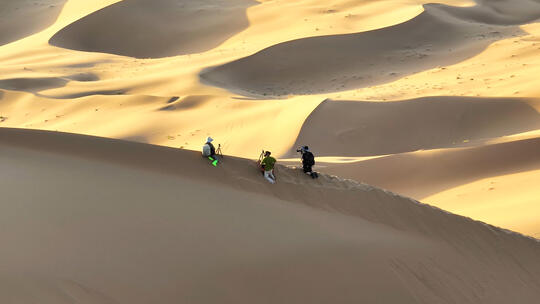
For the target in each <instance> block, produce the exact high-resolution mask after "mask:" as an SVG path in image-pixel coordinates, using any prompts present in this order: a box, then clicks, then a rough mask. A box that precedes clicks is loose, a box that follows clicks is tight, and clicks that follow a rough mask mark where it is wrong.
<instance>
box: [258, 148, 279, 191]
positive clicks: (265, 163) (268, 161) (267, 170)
mask: <svg viewBox="0 0 540 304" xmlns="http://www.w3.org/2000/svg"><path fill="white" fill-rule="evenodd" d="M271 154H272V153H271V152H270V151H266V153H264V158H263V160H262V162H261V167H262V168H263V169H264V178H266V180H268V181H269V182H270V183H271V184H274V183H275V182H276V177H275V176H274V164H275V163H276V159H275V158H273V157H272V156H270V155H271Z"/></svg>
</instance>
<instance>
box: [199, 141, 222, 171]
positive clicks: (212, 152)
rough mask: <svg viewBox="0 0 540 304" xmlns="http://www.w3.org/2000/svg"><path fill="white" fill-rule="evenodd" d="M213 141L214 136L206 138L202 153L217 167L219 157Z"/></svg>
mask: <svg viewBox="0 0 540 304" xmlns="http://www.w3.org/2000/svg"><path fill="white" fill-rule="evenodd" d="M213 141H214V139H213V138H212V137H208V138H207V139H206V143H205V144H204V146H203V149H202V155H203V156H204V157H207V158H208V159H209V160H210V161H211V162H212V165H213V166H214V167H217V164H218V157H217V155H216V148H215V147H214V145H213V144H212V142H213Z"/></svg>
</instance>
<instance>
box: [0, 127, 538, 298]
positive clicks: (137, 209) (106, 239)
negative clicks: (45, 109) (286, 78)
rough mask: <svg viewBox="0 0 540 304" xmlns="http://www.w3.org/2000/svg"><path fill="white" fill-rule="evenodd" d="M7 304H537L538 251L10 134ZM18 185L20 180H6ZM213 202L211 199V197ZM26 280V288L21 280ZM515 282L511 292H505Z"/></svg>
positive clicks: (45, 136) (507, 239)
mask: <svg viewBox="0 0 540 304" xmlns="http://www.w3.org/2000/svg"><path fill="white" fill-rule="evenodd" d="M0 139H1V140H0V145H1V149H0V158H1V160H2V161H0V165H1V172H3V174H2V175H0V176H1V178H2V185H3V189H4V190H3V191H2V198H3V199H2V203H1V204H0V208H1V209H2V212H0V217H1V218H2V223H3V224H4V225H9V227H10V229H3V230H1V232H0V239H1V241H2V243H5V244H10V246H6V247H5V248H4V250H2V252H1V253H0V256H1V259H0V261H1V262H0V263H1V264H2V265H1V266H2V269H3V271H2V278H0V280H1V281H2V282H3V284H2V287H1V288H2V292H0V299H2V301H6V300H7V301H15V302H16V303H23V302H24V301H32V299H35V298H39V299H40V300H41V303H72V301H78V302H82V303H151V302H153V303H155V302H160V303H178V302H189V303H215V302H216V301H219V302H222V303H239V302H242V303H245V302H250V303H275V302H287V303H305V302H306V301H309V302H315V303H328V302H334V301H338V302H340V303H358V302H375V301H377V302H382V303H435V302H436V303H455V302H459V303H508V302H512V301H516V302H519V303H535V302H536V300H537V298H538V295H539V294H540V277H539V275H538V274H540V262H539V261H538V255H539V254H540V245H539V243H538V241H536V240H532V239H530V238H526V237H523V236H521V235H518V234H513V233H508V232H506V231H503V230H500V229H498V228H495V227H491V226H487V225H485V224H482V223H480V222H475V221H472V220H470V219H467V218H463V217H459V216H455V215H451V214H448V213H445V212H443V211H441V210H438V209H434V208H432V207H429V206H426V205H422V204H418V203H416V202H414V201H411V200H409V199H406V198H403V197H399V196H396V195H393V194H391V193H388V192H383V191H381V190H378V189H376V188H371V187H369V186H367V185H361V184H358V183H354V182H350V181H344V180H339V179H335V178H331V177H328V176H322V177H321V179H319V180H318V181H317V182H312V181H311V180H309V179H306V177H305V176H303V175H302V174H301V173H299V172H298V171H292V170H290V169H286V168H283V167H280V168H279V177H280V181H281V182H280V183H279V184H278V185H275V186H270V185H269V184H267V183H266V182H264V180H263V179H262V178H261V177H260V176H259V174H258V173H257V172H256V170H255V167H254V165H253V163H252V162H250V161H247V160H242V159H236V158H232V157H228V158H227V159H226V160H225V161H224V162H223V163H222V167H219V168H213V167H211V166H210V165H209V164H207V163H206V161H205V160H203V159H201V158H200V156H199V155H198V153H192V152H187V151H181V150H176V149H170V148H165V147H158V146H150V145H144V144H137V143H130V142H122V141H116V140H110V139H104V138H93V137H86V136H80V135H71V134H62V133H55V132H52V133H51V132H43V131H28V130H16V129H5V128H4V129H1V130H0ZM6 173H7V174H6ZM209 189H211V191H209ZM12 274H14V275H12ZM501 278H504V279H501Z"/></svg>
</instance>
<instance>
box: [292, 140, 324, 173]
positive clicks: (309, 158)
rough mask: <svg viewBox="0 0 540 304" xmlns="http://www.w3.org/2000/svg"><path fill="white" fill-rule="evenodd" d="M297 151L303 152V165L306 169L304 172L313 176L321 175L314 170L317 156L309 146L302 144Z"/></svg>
mask: <svg viewBox="0 0 540 304" xmlns="http://www.w3.org/2000/svg"><path fill="white" fill-rule="evenodd" d="M296 152H299V153H300V154H302V167H303V169H304V173H306V174H307V175H310V176H311V178H317V177H319V175H318V174H317V172H313V166H314V165H315V156H314V155H313V153H311V151H309V147H308V146H302V147H300V148H299V149H298V150H296Z"/></svg>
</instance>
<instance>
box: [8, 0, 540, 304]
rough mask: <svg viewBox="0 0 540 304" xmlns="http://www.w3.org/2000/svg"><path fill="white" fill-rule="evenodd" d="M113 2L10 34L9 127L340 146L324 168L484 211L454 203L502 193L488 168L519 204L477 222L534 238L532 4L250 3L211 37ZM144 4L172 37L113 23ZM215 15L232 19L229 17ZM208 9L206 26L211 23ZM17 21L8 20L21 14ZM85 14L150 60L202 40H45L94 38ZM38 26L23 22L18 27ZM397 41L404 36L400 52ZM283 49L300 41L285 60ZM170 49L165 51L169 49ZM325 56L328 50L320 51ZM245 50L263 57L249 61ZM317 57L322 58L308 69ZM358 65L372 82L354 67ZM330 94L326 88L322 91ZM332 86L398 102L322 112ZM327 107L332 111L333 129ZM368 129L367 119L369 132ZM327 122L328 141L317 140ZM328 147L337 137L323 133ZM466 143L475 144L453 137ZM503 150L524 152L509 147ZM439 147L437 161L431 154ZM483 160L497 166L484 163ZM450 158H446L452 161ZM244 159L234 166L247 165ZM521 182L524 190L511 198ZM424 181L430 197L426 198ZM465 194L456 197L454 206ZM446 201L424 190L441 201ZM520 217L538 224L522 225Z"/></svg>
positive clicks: (132, 4)
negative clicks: (190, 35)
mask: <svg viewBox="0 0 540 304" xmlns="http://www.w3.org/2000/svg"><path fill="white" fill-rule="evenodd" d="M22 2H23V1H20V2H19V1H17V3H22ZM33 2H36V3H38V2H39V3H44V2H40V1H37V0H36V1H33ZM118 2H119V0H93V1H87V0H69V1H67V2H66V3H65V5H64V6H63V8H62V11H61V12H60V14H59V15H58V18H57V19H56V21H55V22H54V23H53V24H52V25H51V26H49V27H45V25H44V23H43V24H41V25H43V27H41V25H40V27H39V28H37V27H36V28H34V29H33V32H35V31H39V32H38V33H36V34H33V35H30V36H27V37H25V38H23V39H20V40H17V41H13V42H11V43H9V44H5V45H2V46H0V126H1V127H20V128H31V129H42V130H59V131H67V132H74V133H81V134H91V135H99V136H105V137H112V138H121V139H129V140H133V141H139V142H148V143H154V144H160V145H165V146H171V147H183V148H186V149H193V150H199V149H200V146H201V143H202V142H204V140H205V138H206V137H207V136H209V135H212V136H214V137H215V138H216V141H217V142H218V143H221V144H222V145H223V147H224V151H225V152H226V153H228V154H232V155H236V156H241V157H246V158H256V157H257V156H258V155H259V153H260V150H261V149H263V148H264V149H270V150H272V151H273V152H274V154H275V155H278V156H283V155H286V156H290V152H291V148H292V147H294V146H296V145H298V144H300V143H301V144H308V145H311V146H312V147H313V148H314V149H315V148H316V151H315V152H316V154H317V155H318V156H321V155H330V156H331V157H333V159H334V161H338V162H340V163H341V164H335V163H333V164H328V165H327V164H322V163H321V165H325V166H327V168H326V169H328V170H334V169H335V170H336V171H328V172H334V173H338V174H340V175H343V176H347V177H353V178H355V179H357V180H360V181H370V182H371V181H373V182H376V181H382V182H387V183H386V184H385V183H381V184H377V183H375V184H377V185H381V186H383V187H387V188H390V189H393V190H396V191H401V192H402V193H405V194H408V195H414V196H415V198H423V199H424V198H426V197H425V196H432V195H433V197H435V198H436V200H437V201H440V203H441V204H442V205H441V206H444V208H448V209H450V210H453V211H456V212H461V211H463V214H464V215H467V216H474V217H476V216H477V215H478V214H479V213H477V212H476V211H475V210H474V208H472V209H466V208H461V207H462V205H467V204H468V205H469V206H471V207H473V206H475V205H478V206H480V207H482V206H486V201H485V200H484V199H487V200H490V198H493V197H492V196H489V195H486V190H485V184H484V181H485V179H486V178H489V179H490V181H491V179H496V182H497V184H498V185H500V186H497V187H496V190H491V191H497V194H498V196H497V201H496V202H495V201H494V204H497V206H502V205H503V204H502V203H501V201H503V200H504V201H505V203H509V202H511V203H512V204H516V205H517V206H521V208H509V209H508V208H506V209H504V208H502V209H498V208H494V209H493V210H494V211H496V212H499V213H497V214H495V213H494V214H495V216H494V217H489V218H485V220H486V221H488V222H490V221H491V219H493V220H494V222H493V223H494V224H497V225H503V226H505V227H512V229H516V230H519V231H520V232H523V233H528V234H534V235H536V234H535V233H536V232H535V230H534V229H536V228H531V227H536V226H534V223H535V222H538V221H537V220H535V219H534V218H533V219H531V215H532V214H537V212H536V209H535V208H534V201H533V205H531V203H530V200H529V199H528V198H531V197H532V198H535V197H538V190H536V188H537V187H535V188H534V189H533V188H532V185H534V182H535V181H536V180H537V177H538V175H537V174H536V173H535V171H536V170H538V167H537V159H538V158H537V156H536V155H534V152H535V151H536V150H531V148H532V149H536V145H535V138H537V137H538V135H537V133H535V132H537V130H538V127H537V125H538V114H537V113H538V111H539V110H540V107H539V106H538V104H537V102H536V101H535V100H537V99H538V97H539V96H540V87H539V86H538V75H539V74H540V56H538V52H539V49H540V23H538V22H537V20H536V21H535V18H537V16H538V6H539V2H538V1H525V0H521V1H512V0H506V1H503V0H499V1H476V3H475V2H473V1H464V0H445V1H438V3H439V4H427V1H421V0H403V1H395V0H380V1H371V0H365V1H349V0H331V1H320V0H298V1H289V0H272V1H257V2H258V3H253V2H250V3H251V4H255V5H251V6H249V4H246V5H242V6H241V8H236V9H234V10H233V11H234V12H235V13H234V14H236V15H238V16H241V18H239V19H237V21H238V22H232V24H231V26H232V27H231V28H229V27H228V26H224V25H223V23H221V24H220V26H219V28H220V29H223V31H222V32H221V31H220V34H219V35H218V36H219V37H215V36H212V35H210V34H211V33H213V32H215V31H214V29H215V28H216V25H215V24H213V23H212V26H211V27H210V28H212V30H211V29H209V28H207V27H206V26H205V25H206V23H204V24H198V23H192V25H193V26H192V27H181V28H178V27H177V25H183V24H184V22H185V21H186V20H188V19H189V20H192V19H193V18H191V17H193V16H189V17H188V18H187V19H186V20H184V19H181V20H180V19H175V18H161V16H162V14H172V15H174V16H177V15H176V14H181V11H178V10H174V9H170V8H172V6H171V5H172V4H173V2H171V1H159V2H157V1H152V3H153V4H155V6H153V7H152V11H153V12H154V13H152V14H143V15H140V14H139V12H137V10H138V8H137V4H140V3H138V2H137V1H123V2H120V3H118ZM180 2H182V3H186V2H185V1H179V2H178V3H180ZM10 3H11V4H12V3H13V2H12V1H1V3H0V12H4V11H5V12H10V8H9V7H10V5H11V4H10ZM198 3H199V4H200V1H199V2H198ZM212 3H214V4H217V3H218V1H214V2H212ZM219 3H222V2H219ZM223 3H224V2H223ZM229 3H230V2H229ZM242 3H244V2H243V1H242ZM246 3H247V2H246ZM476 4H477V5H476ZM475 5H476V6H475ZM248 6H249V7H248ZM118 7H123V8H124V9H118ZM21 8H24V12H21V13H25V14H26V13H28V14H33V12H36V11H35V9H36V7H34V6H33V4H32V5H26V6H22V5H21ZM223 11H228V12H230V10H228V8H224V7H216V6H212V7H211V8H210V7H209V8H208V10H207V13H208V15H206V13H205V14H201V15H205V16H206V17H211V16H213V15H212V14H213V13H215V12H223ZM41 12H43V11H41ZM212 12H213V13H212ZM43 13H44V14H43V15H41V13H40V16H36V17H35V18H34V17H33V18H27V20H28V22H30V20H29V19H31V20H41V19H40V18H45V19H48V20H50V21H52V18H53V15H52V14H49V12H47V13H45V12H43ZM0 14H1V13H0ZM234 14H233V15H234ZM134 15H137V16H140V17H141V18H144V19H145V21H144V22H143V23H142V24H137V23H136V22H135V23H131V24H130V26H131V27H137V31H138V32H141V33H145V34H148V33H150V32H151V31H152V30H153V31H156V32H155V33H154V34H155V35H156V37H160V38H163V40H161V41H158V42H152V43H145V44H143V45H142V46H141V40H140V39H139V38H138V36H137V35H131V34H129V33H128V34H125V35H119V33H118V32H116V31H117V30H118V31H121V32H122V33H124V32H125V31H126V26H125V25H123V24H121V20H132V19H133V18H134ZM10 16H12V15H10ZM13 16H15V15H13ZM33 16H35V15H33ZM174 16H173V17H174ZM220 16H221V17H223V19H219V20H221V21H223V20H229V19H227V18H229V17H230V16H232V15H229V14H225V13H224V14H220ZM38 17H39V18H38ZM206 17H205V18H203V19H204V21H207V22H208V24H211V23H210V20H211V19H215V18H213V17H212V18H206ZM10 20H11V21H10V24H16V23H18V22H19V20H20V19H17V18H16V20H14V19H13V18H12V19H10ZM197 20H199V19H197ZM12 21H13V23H11V22H12ZM0 22H1V21H0ZM90 25H92V27H93V26H94V25H99V26H98V28H106V29H107V31H106V32H105V33H106V34H107V39H105V40H99V39H98V40H99V41H91V42H92V49H91V50H101V51H108V52H116V51H115V48H119V49H121V50H122V51H126V50H127V51H133V52H136V51H139V49H140V50H141V51H144V52H145V55H144V56H151V57H156V56H165V55H167V56H168V55H175V52H178V53H176V54H181V53H182V52H184V51H186V50H188V49H189V48H193V49H192V50H191V51H190V52H194V51H197V50H199V51H201V52H197V53H193V54H186V55H180V56H174V57H166V58H155V59H136V58H133V57H129V56H122V55H115V54H108V53H99V52H85V51H77V50H72V49H65V48H61V47H55V46H52V45H50V44H49V41H51V38H53V37H56V39H60V38H59V37H62V39H61V40H62V42H65V43H73V45H72V46H70V47H73V48H78V47H79V46H80V44H81V40H80V39H79V38H78V37H76V36H78V35H83V34H84V36H82V37H91V36H92V35H94V37H95V34H96V32H95V29H93V28H90ZM222 25H223V26H222ZM227 25H229V22H227ZM173 26H174V28H173ZM32 27H33V25H31V24H30V23H26V24H25V29H26V28H32ZM131 27H129V28H131ZM138 27H142V28H138ZM188 29H189V31H193V32H196V33H199V34H200V35H199V36H197V39H195V40H196V41H198V42H197V44H193V45H189V44H187V45H186V44H185V39H179V37H184V36H181V35H180V36H179V33H180V32H181V33H185V32H184V30H188ZM17 31H19V30H17ZM178 31H180V32H178ZM437 31H439V32H437ZM21 33H22V32H21ZM374 33H375V34H374ZM64 34H65V35H64ZM203 34H204V35H203ZM0 35H2V34H0ZM87 35H88V36H87ZM381 37H385V38H386V40H384V41H381ZM68 38H69V39H68ZM150 38H153V37H152V35H151V37H150ZM150 38H149V39H150ZM356 38H358V41H357V40H356ZM428 38H429V39H428ZM426 39H427V40H429V41H427V40H426ZM53 40H54V39H53ZM192 40H193V39H192ZM359 41H361V42H363V43H358V42H359ZM84 42H89V40H88V39H87V40H84ZM193 42H195V41H193ZM177 43H178V44H177ZM199 43H200V44H199ZM376 43H377V44H376ZM338 45H339V46H340V47H339V48H338V47H337V46H338ZM66 46H67V45H66ZM126 46H129V47H126ZM306 46H309V48H308V47H306ZM394 47H397V48H398V49H396V50H395V51H394V50H393V49H391V48H394ZM196 48H198V49H196ZM79 49H80V48H79ZM280 49H287V50H289V49H290V50H291V52H289V53H287V54H285V55H284V56H282V54H279V52H278V55H279V56H275V55H276V52H275V51H276V50H280ZM165 50H166V51H167V52H168V53H167V54H164V53H160V52H162V51H165ZM188 51H189V50H188ZM293 51H294V52H293ZM116 53H118V54H125V53H120V52H116ZM132 55H133V54H132ZM270 55H271V56H270ZM141 56H142V55H141ZM321 56H322V57H321ZM325 58H329V59H328V60H326V61H325V60H322V59H325ZM259 61H260V62H259ZM368 61H369V62H368ZM243 62H257V63H260V65H258V66H253V65H250V66H245V65H244V64H243ZM310 62H312V63H313V66H309V65H307V63H310ZM366 64H367V66H366ZM369 64H373V65H372V66H370V65H369ZM210 67H218V69H217V70H219V69H220V68H219V67H221V68H222V69H223V73H224V74H223V75H221V76H220V75H217V76H219V77H217V76H216V74H215V73H213V72H210V71H209V69H208V68H210ZM229 67H234V69H232V68H231V69H229ZM291 67H296V68H297V69H295V70H291ZM237 68H238V69H237ZM215 71H216V70H214V72H215ZM280 71H281V72H283V71H288V73H287V74H286V75H285V74H284V73H282V74H280V73H281V72H280ZM206 72H208V73H206ZM201 73H202V74H201ZM201 75H203V76H202V77H203V78H205V77H206V76H209V75H213V76H216V77H217V78H215V79H213V80H214V81H219V82H222V83H220V84H218V83H214V82H206V83H201ZM362 75H363V76H365V77H364V78H359V77H360V76H362ZM213 76H212V77H213ZM222 76H223V77H225V76H226V78H224V79H221V78H222ZM229 76H230V77H229ZM255 76H257V77H255ZM259 76H260V77H259ZM293 76H295V77H293ZM354 77H356V78H354ZM264 79H267V80H268V79H274V80H275V82H272V83H270V86H269V87H270V88H272V90H267V89H266V88H268V86H267V83H262V82H261V80H264ZM208 80H211V79H208ZM222 80H223V81H222ZM240 80H241V81H240ZM375 83H377V85H374V84H375ZM211 84H217V85H219V86H221V87H224V88H227V89H223V88H219V87H215V86H213V85H211ZM359 88H361V89H359ZM246 90H250V91H252V92H248V91H246ZM265 90H266V91H265ZM321 90H322V92H324V93H318V92H319V91H321ZM310 91H311V92H310ZM265 93H266V96H264V94H265ZM293 93H294V94H306V95H303V96H297V95H294V94H293ZM284 94H285V95H284ZM278 95H279V96H278ZM440 96H445V97H440ZM452 96H465V98H464V99H458V98H454V97H452ZM473 97H479V98H478V99H473ZM276 98H279V99H276ZM418 98H422V99H418ZM328 99H330V100H361V101H376V102H381V103H382V102H384V101H389V100H393V101H404V100H405V102H402V103H398V102H396V103H389V104H388V105H387V106H385V105H383V104H380V105H379V104H371V103H366V102H359V103H355V102H351V103H350V104H345V102H335V105H339V106H337V107H329V106H330V103H329V102H324V103H323V101H325V100H328ZM432 102H433V103H432ZM321 103H322V104H321ZM349 111H366V114H367V113H371V114H373V115H377V116H379V115H381V116H386V118H387V119H376V118H374V117H373V116H368V115H363V114H362V113H349ZM534 111H536V113H535V112H534ZM396 112H398V113H396ZM422 114H423V115H422ZM326 115H328V116H326ZM419 115H421V116H420V117H419ZM325 116H326V117H331V118H333V119H335V120H336V121H335V127H334V125H332V124H328V119H326V120H325ZM308 117H309V119H308ZM314 117H318V118H317V123H313V118H314ZM359 117H362V120H359V119H357V118H359ZM306 119H307V121H306ZM386 121H393V122H398V124H396V125H388V124H386V123H385V122H386ZM364 125H365V126H370V128H371V132H365V131H363V129H362V126H364ZM306 126H309V128H306ZM525 131H528V132H529V133H528V134H529V135H531V134H536V135H534V136H532V137H527V138H519V139H518V138H515V137H512V138H511V136H512V135H515V134H513V133H520V132H525ZM321 132H322V133H323V134H325V136H317V134H318V133H321ZM307 135H309V136H308V137H306V136H307ZM342 135H344V136H342ZM298 136H300V137H298ZM340 136H341V137H340ZM347 138H354V140H355V142H353V143H351V145H352V146H353V147H355V148H357V149H356V150H357V151H358V153H350V145H348V144H344V143H343V141H342V140H347ZM367 139H369V140H367ZM389 139H391V141H389ZM525 140H529V141H526V143H527V144H523V143H524V142H525ZM459 141H461V143H459ZM463 141H467V142H463ZM324 142H328V143H331V144H332V146H323V145H322V143H324ZM504 142H514V143H511V144H510V145H511V146H512V147H514V148H512V149H508V150H507V149H506V148H504V147H510V146H507V145H495V143H504ZM368 144H369V145H368ZM456 146H457V147H466V149H465V150H461V149H453V148H454V147H456ZM434 148H435V149H436V150H430V151H420V152H407V151H414V150H416V149H434ZM499 149H502V150H500V151H499ZM509 150H511V151H514V153H510V154H509V153H507V151H509ZM399 152H404V153H405V154H395V155H390V156H388V157H386V158H383V159H381V162H375V160H373V161H369V162H360V163H357V162H353V163H352V164H350V163H347V161H348V159H345V160H343V159H344V156H349V157H350V159H356V160H357V158H358V157H360V156H361V155H372V156H373V157H380V156H385V155H384V154H386V153H399ZM377 153H382V154H383V155H380V154H377ZM468 153H469V154H468ZM429 155H433V156H434V157H433V161H431V160H430V159H431V158H430V157H428V156H429ZM483 155H484V156H486V157H488V159H494V161H491V162H489V163H486V162H483ZM439 156H440V157H439ZM502 156H504V157H505V158H504V159H501V157H502ZM122 159H123V158H122V157H118V158H116V159H115V160H114V161H116V162H121V161H122ZM383 160H384V162H383ZM396 160H400V161H396ZM441 160H448V161H449V163H450V164H453V165H452V166H446V165H445V164H444V163H441V162H440V161H441ZM386 161H388V162H386ZM137 163H140V162H137ZM477 163H478V164H479V165H478V166H476V165H477ZM401 165H403V168H402V169H400V168H399V166H401ZM376 166H380V167H379V168H377V167H376ZM114 168H116V167H114ZM363 168H368V169H369V170H367V171H366V170H364V169H363ZM228 169H229V170H233V168H232V167H229V168H228ZM322 169H323V168H321V170H322ZM326 169H325V170H326ZM107 170H109V169H107ZM110 170H112V171H114V170H115V169H110ZM171 170H180V168H179V167H173V168H172V169H171ZM194 171H196V170H194ZM233 172H234V171H233ZM250 172H251V171H249V170H246V171H245V172H240V173H238V174H239V175H241V176H243V175H244V174H248V175H247V176H249V174H250ZM393 172H396V174H395V175H393V174H392V173H393ZM368 173H369V174H368ZM402 173H403V174H402ZM515 174H517V175H515ZM394 177H395V178H394ZM88 178H89V179H91V178H90V177H88ZM298 178H304V176H298ZM398 178H399V179H398ZM414 181H416V182H418V183H412V182H414ZM390 183H391V187H390V186H387V185H388V184H390ZM513 185H515V186H513ZM518 185H522V186H518ZM461 187H464V188H461ZM250 188H251V187H245V188H242V189H241V191H245V190H249V189H250ZM498 190H500V191H498ZM520 190H521V192H523V194H524V195H516V193H517V192H519V191H520ZM285 192H287V193H288V191H285ZM441 192H442V193H441ZM464 192H465V193H466V194H467V195H462V194H463V193H464ZM418 193H420V194H422V195H425V196H422V197H419V196H416V195H417V194H418ZM438 193H441V196H438V197H437V196H436V195H437V194H438ZM456 195H460V197H459V201H457V200H456V201H455V202H456V208H453V207H452V206H451V205H452V204H451V201H453V197H455V196H456ZM327 199H328V201H333V199H332V198H331V197H327ZM437 201H432V200H431V198H430V202H431V203H437ZM488 203H489V202H488ZM460 210H461V211H460ZM500 210H504V214H505V215H506V219H503V218H501V217H499V216H498V215H501V214H503V213H502V212H500ZM469 211H471V212H472V213H471V214H469V213H468V212H469ZM484 213H485V212H484ZM482 219H484V218H482ZM524 221H525V222H527V223H533V225H532V226H531V225H529V224H527V226H526V227H525V226H521V225H520V223H521V222H524ZM293 228H294V227H293ZM531 229H533V230H531ZM53 285H54V284H53ZM68 285H69V284H68ZM47 286H52V285H47ZM69 286H75V285H69ZM47 288H48V287H47ZM47 288H45V289H46V290H49V289H47ZM69 288H70V290H72V291H71V292H79V291H74V290H75V289H77V288H75V287H69ZM413 289H414V288H413ZM81 292H82V291H81ZM89 293H91V294H94V293H92V292H89ZM98 294H99V293H98ZM432 302H433V301H432Z"/></svg>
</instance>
